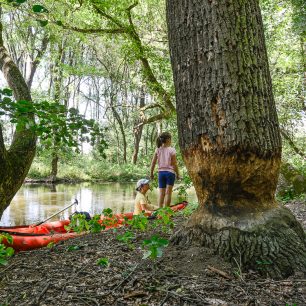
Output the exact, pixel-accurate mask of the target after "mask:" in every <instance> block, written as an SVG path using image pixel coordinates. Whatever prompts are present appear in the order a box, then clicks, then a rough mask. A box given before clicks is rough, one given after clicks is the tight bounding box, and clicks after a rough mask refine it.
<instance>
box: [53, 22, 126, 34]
mask: <svg viewBox="0 0 306 306" xmlns="http://www.w3.org/2000/svg"><path fill="white" fill-rule="evenodd" d="M52 23H54V24H56V25H58V26H60V27H61V28H63V29H65V30H71V31H74V32H79V33H84V34H98V33H101V34H124V33H127V31H126V29H124V28H117V29H82V28H77V27H70V26H67V25H64V24H61V25H59V24H57V23H56V22H52Z"/></svg>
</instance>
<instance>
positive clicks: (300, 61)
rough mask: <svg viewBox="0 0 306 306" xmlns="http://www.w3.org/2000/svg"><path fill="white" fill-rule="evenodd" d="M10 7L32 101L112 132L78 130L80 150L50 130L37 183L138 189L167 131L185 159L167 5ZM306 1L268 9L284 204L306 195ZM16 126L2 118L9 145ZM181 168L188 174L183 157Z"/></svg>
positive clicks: (10, 39) (10, 41) (8, 30)
mask: <svg viewBox="0 0 306 306" xmlns="http://www.w3.org/2000/svg"><path fill="white" fill-rule="evenodd" d="M9 2H11V3H12V4H14V3H15V5H12V6H11V7H9V6H3V12H2V20H3V37H4V41H5V43H6V45H7V49H8V51H9V53H10V55H11V56H12V58H13V60H14V62H15V63H17V65H18V67H19V69H20V71H22V73H23V76H24V77H25V79H26V80H27V84H28V86H29V87H30V88H31V93H32V98H33V100H34V101H49V102H50V103H51V102H53V101H54V102H57V103H59V104H62V105H64V106H66V107H67V108H68V109H69V108H73V109H75V110H76V111H77V112H78V113H79V114H80V115H83V116H84V117H85V118H86V119H88V120H90V119H93V120H94V122H95V123H97V124H98V125H99V126H100V128H102V130H103V134H101V135H99V136H98V137H95V139H92V138H91V137H90V136H88V135H87V134H86V133H87V132H88V130H86V128H85V129H83V130H82V129H80V130H77V131H76V132H75V135H74V138H75V140H76V141H75V143H74V145H73V146H71V143H69V142H68V143H67V142H65V141H63V139H62V138H60V137H58V134H57V133H56V132H55V131H56V127H52V126H50V129H49V132H48V134H49V135H48V136H49V137H42V138H40V139H39V142H38V146H37V153H36V156H35V159H34V162H33V164H32V166H31V169H30V171H29V173H28V178H29V179H38V180H45V179H49V180H52V181H55V180H58V179H59V180H67V181H77V180H101V181H131V180H136V179H139V178H140V177H143V176H148V174H149V164H150V161H151V157H152V154H153V152H154V150H155V140H156V137H157V135H158V134H159V133H160V132H161V131H165V130H167V131H170V132H171V133H172V135H173V143H174V145H175V146H176V149H177V151H178V152H179V147H178V141H177V128H176V114H175V102H174V87H173V80H172V72H171V65H170V57H169V50H168V40H167V27H166V20H165V18H166V17H165V14H164V11H165V3H164V1H161V0H158V1H145V2H142V1H141V2H140V3H138V5H136V6H135V7H134V6H133V3H132V2H131V7H130V8H131V9H133V14H131V10H130V11H128V12H127V11H126V8H127V7H128V6H127V3H126V1H120V0H116V1H105V2H104V3H105V8H106V9H107V10H108V12H111V14H110V15H103V14H102V13H101V11H100V12H99V10H96V11H95V13H93V12H92V11H91V10H89V8H88V6H87V5H86V2H85V3H82V1H70V2H67V3H66V4H63V3H62V2H61V4H60V5H56V4H55V2H54V1H42V2H40V3H41V5H38V6H37V12H35V10H34V11H33V10H32V8H33V5H36V1H27V2H26V3H22V2H25V1H9ZM16 3H17V4H18V5H17V4H16ZM302 3H303V2H302V1H276V0H262V1H260V4H261V9H262V15H263V21H264V30H265V37H266V45H267V50H268V56H269V65H270V71H271V76H272V81H273V92H274V97H275V101H276V107H277V111H278V117H279V121H280V126H281V134H282V138H283V164H284V166H283V171H282V176H283V179H282V181H281V183H280V185H282V184H283V189H282V197H283V198H284V199H289V198H291V197H293V196H296V195H299V196H301V197H303V193H304V192H305V190H304V189H303V188H302V187H301V186H302V185H303V184H304V183H305V176H306V167H305V149H306V139H305V129H306V127H305V125H306V123H305V122H306V116H305V111H306V106H305V83H306V77H305V71H306V69H305V65H306V64H305V21H304V19H303V12H304V10H303V6H302ZM19 4H20V5H19ZM21 5H22V7H21ZM132 6H133V7H132ZM46 8H48V9H46ZM44 9H46V11H44ZM47 11H48V12H47ZM46 15H48V16H47V17H45V16H46ZM76 16H77V19H76ZM105 28H109V29H110V30H109V32H105V31H103V30H104V29H105ZM116 28H118V29H121V30H120V31H119V30H118V29H116ZM93 29H95V30H93ZM130 29H132V31H131V33H132V34H127V33H130V32H127V30H130ZM6 86H7V85H6V84H5V82H2V85H1V87H2V88H4V87H6ZM55 114H56V113H55ZM10 121H11V119H10V118H9V117H7V116H6V117H5V116H2V117H1V125H2V126H3V127H4V139H5V142H6V143H7V144H9V143H10V141H11V139H12V137H13V132H14V126H15V125H14V124H12V123H11V122H10ZM52 129H53V130H52ZM50 131H51V132H50ZM52 131H54V133H52ZM50 136H51V137H50ZM86 141H87V142H88V143H87V144H84V142H86ZM179 161H180V167H181V168H183V167H184V166H183V163H182V160H181V158H180V156H179ZM183 172H184V173H185V175H187V174H186V171H183Z"/></svg>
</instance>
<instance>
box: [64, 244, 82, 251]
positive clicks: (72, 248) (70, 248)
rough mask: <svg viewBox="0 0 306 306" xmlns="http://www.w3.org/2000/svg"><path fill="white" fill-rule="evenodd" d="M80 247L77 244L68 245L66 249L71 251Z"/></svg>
mask: <svg viewBox="0 0 306 306" xmlns="http://www.w3.org/2000/svg"><path fill="white" fill-rule="evenodd" d="M80 249H81V247H80V246H78V245H70V246H69V247H68V249H67V250H68V251H69V252H71V251H77V250H80Z"/></svg>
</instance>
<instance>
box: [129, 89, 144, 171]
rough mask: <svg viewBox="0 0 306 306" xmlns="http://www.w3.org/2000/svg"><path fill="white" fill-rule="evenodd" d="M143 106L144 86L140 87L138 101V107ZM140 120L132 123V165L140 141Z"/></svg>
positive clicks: (134, 161) (135, 162)
mask: <svg viewBox="0 0 306 306" xmlns="http://www.w3.org/2000/svg"><path fill="white" fill-rule="evenodd" d="M144 106H145V92H144V88H142V89H141V97H140V102H139V107H140V108H142V107H144ZM140 122H141V120H136V122H135V124H134V152H133V159H132V162H133V164H134V165H136V164H137V159H138V152H139V144H140V141H141V136H142V130H143V125H141V126H139V123H140Z"/></svg>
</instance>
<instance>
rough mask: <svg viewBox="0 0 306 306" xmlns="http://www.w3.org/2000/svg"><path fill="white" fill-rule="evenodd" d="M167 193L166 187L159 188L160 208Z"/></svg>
mask: <svg viewBox="0 0 306 306" xmlns="http://www.w3.org/2000/svg"><path fill="white" fill-rule="evenodd" d="M165 194H166V188H159V199H158V206H159V208H162V207H163V204H164V200H165Z"/></svg>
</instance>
